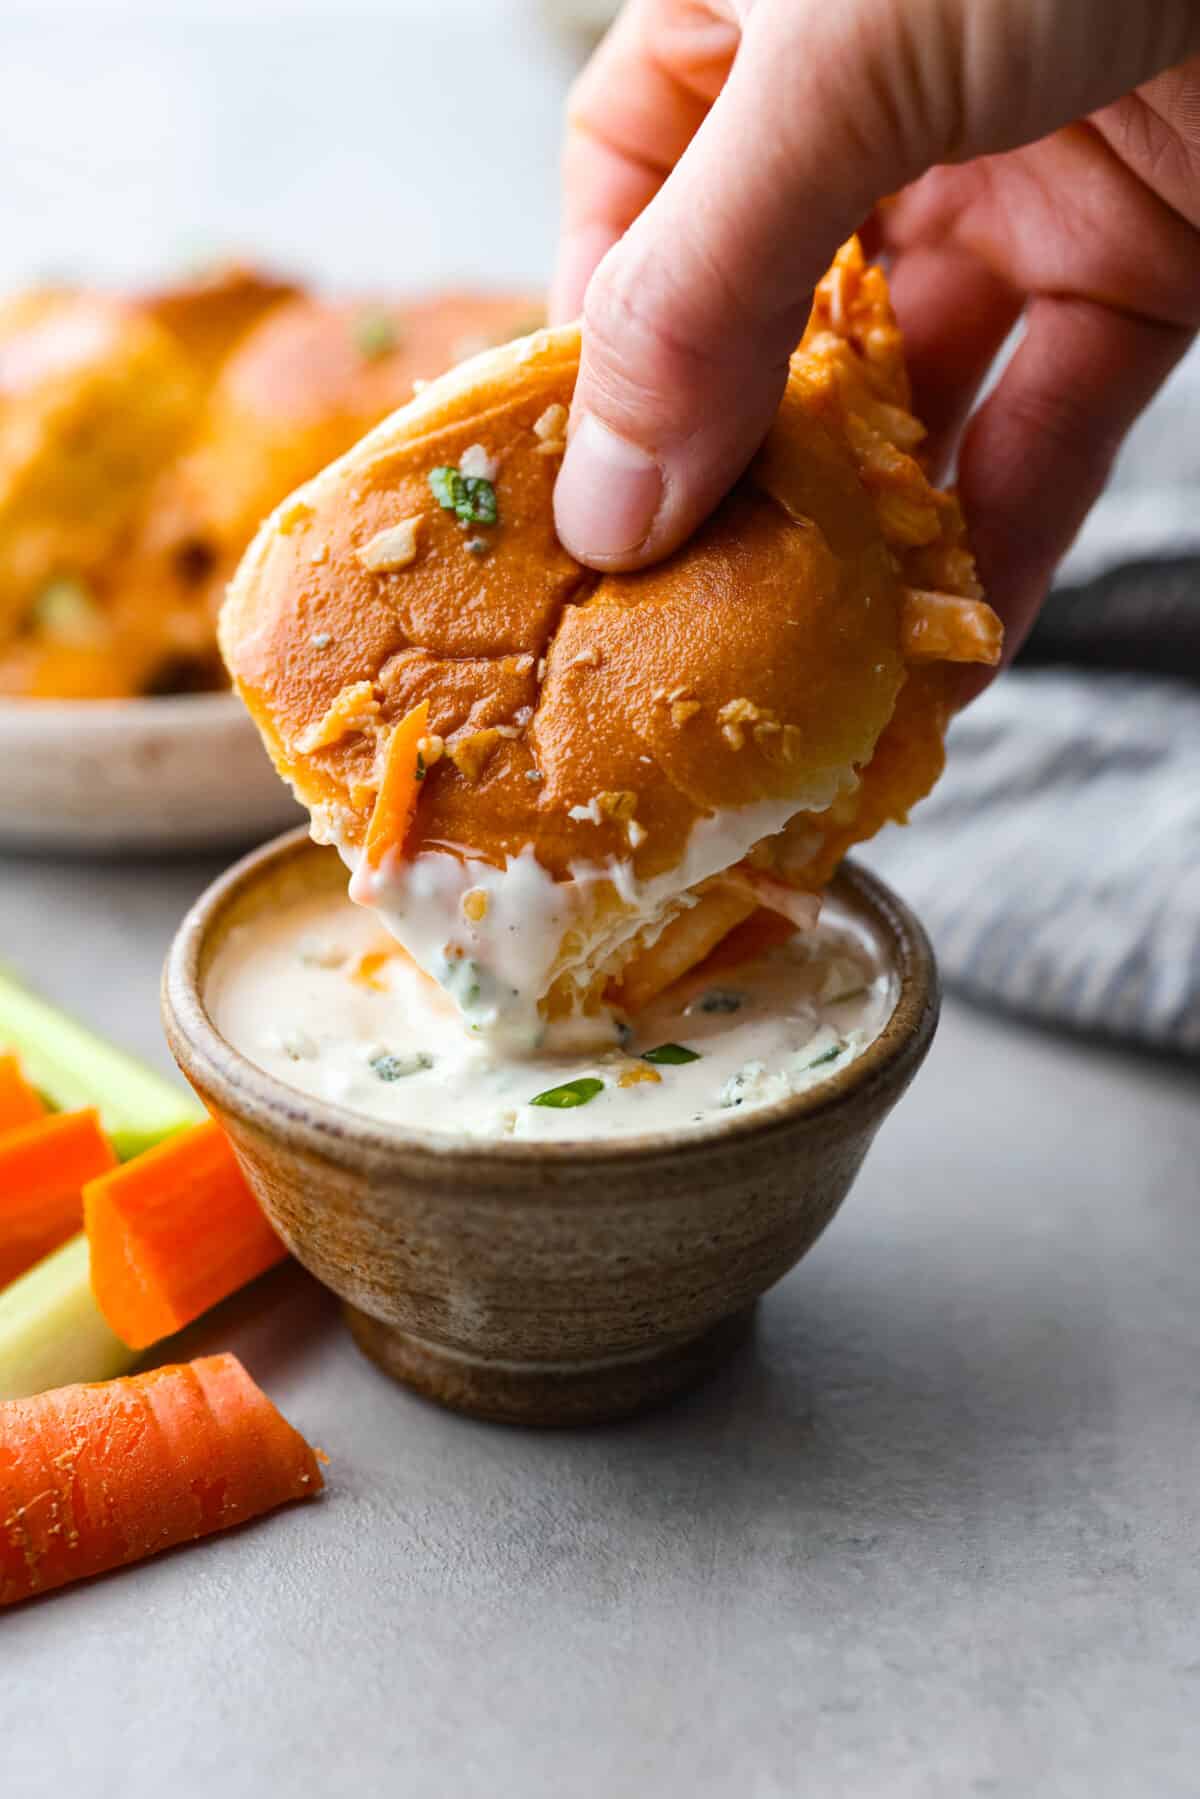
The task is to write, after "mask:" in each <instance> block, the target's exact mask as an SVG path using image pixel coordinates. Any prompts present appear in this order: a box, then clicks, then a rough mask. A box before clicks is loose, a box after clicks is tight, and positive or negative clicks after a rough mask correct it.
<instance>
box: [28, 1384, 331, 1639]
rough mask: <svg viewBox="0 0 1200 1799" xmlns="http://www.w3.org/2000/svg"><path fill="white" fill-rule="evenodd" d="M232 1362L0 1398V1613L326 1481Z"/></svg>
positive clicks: (239, 1521) (265, 1508)
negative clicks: (29, 1396)
mask: <svg viewBox="0 0 1200 1799" xmlns="http://www.w3.org/2000/svg"><path fill="white" fill-rule="evenodd" d="M324 1484H325V1483H324V1481H323V1480H322V1478H321V1470H320V1469H319V1467H318V1466H317V1458H316V1455H315V1454H314V1452H313V1450H312V1449H311V1448H310V1447H309V1445H308V1444H307V1443H306V1442H305V1440H304V1438H303V1437H302V1436H301V1435H300V1433H299V1431H296V1430H293V1428H292V1426H291V1425H290V1424H289V1423H288V1422H287V1420H286V1419H285V1418H283V1417H281V1416H280V1414H279V1413H278V1412H277V1411H276V1409H275V1407H274V1406H273V1405H272V1404H271V1401H270V1400H269V1399H268V1398H267V1396H266V1394H265V1393H263V1392H261V1391H260V1389H259V1388H258V1387H256V1386H255V1384H254V1382H253V1381H252V1380H251V1379H250V1376H249V1375H248V1374H247V1373H246V1370H245V1369H244V1368H243V1367H242V1365H241V1363H240V1362H239V1361H238V1359H237V1357H236V1356H232V1355H217V1356H205V1357H203V1358H202V1359H201V1360H200V1361H196V1362H184V1363H180V1364H178V1365H176V1366H174V1367H169V1368H154V1369H151V1371H150V1372H149V1373H148V1374H134V1375H127V1376H126V1377H125V1378H124V1379H122V1380H112V1381H104V1382H102V1383H100V1384H99V1385H96V1386H80V1387H58V1388H55V1389H54V1390H53V1391H52V1392H49V1393H39V1394H38V1395H37V1396H36V1397H35V1398H32V1399H9V1400H5V1401H4V1402H3V1403H0V1606H2V1605H13V1604H15V1603H16V1602H17V1600H20V1599H30V1598H32V1597H33V1595H34V1594H36V1593H46V1592H49V1591H50V1589H51V1588H53V1587H61V1586H64V1585H65V1584H66V1583H67V1582H68V1581H71V1580H83V1579H85V1578H86V1577H87V1576H88V1575H91V1574H104V1573H106V1572H107V1571H108V1570H109V1569H110V1568H120V1567H122V1566H124V1564H125V1563H126V1562H136V1561H140V1560H141V1559H142V1558H143V1557H144V1556H148V1555H155V1554H157V1552H158V1551H159V1550H160V1549H171V1548H173V1547H174V1545H175V1544H177V1543H187V1542H190V1541H192V1540H193V1539H194V1538H196V1537H205V1536H208V1535H210V1534H211V1533H212V1532H213V1531H217V1530H226V1529H228V1528H229V1527H230V1526H231V1525H234V1524H242V1523H244V1522H245V1520H246V1519H247V1518H256V1517H258V1516H259V1514H260V1513H262V1512H269V1511H271V1510H272V1509H273V1508H274V1507H275V1506H277V1505H283V1504H285V1503H286V1502H287V1501H288V1500H289V1499H305V1498H308V1497H309V1496H310V1495H311V1494H313V1493H319V1492H320V1491H321V1488H322V1487H323V1486H324Z"/></svg>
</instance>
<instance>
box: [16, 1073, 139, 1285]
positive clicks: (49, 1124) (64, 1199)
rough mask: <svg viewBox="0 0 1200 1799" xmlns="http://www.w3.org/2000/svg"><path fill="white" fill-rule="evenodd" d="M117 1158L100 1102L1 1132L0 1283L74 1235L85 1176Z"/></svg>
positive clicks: (109, 1165)
mask: <svg viewBox="0 0 1200 1799" xmlns="http://www.w3.org/2000/svg"><path fill="white" fill-rule="evenodd" d="M116 1160H117V1158H116V1156H115V1155H114V1154H113V1151H112V1145H111V1144H110V1143H109V1141H108V1138H107V1137H106V1136H105V1135H104V1132H103V1131H102V1130H101V1129H100V1115H99V1113H98V1112H97V1111H96V1109H95V1107H94V1106H89V1107H87V1108H86V1110H84V1111H82V1112H56V1113H55V1114H53V1115H52V1116H51V1117H49V1118H39V1119H38V1120H37V1122H36V1123H35V1124H26V1125H22V1126H21V1128H20V1130H16V1131H8V1132H6V1133H5V1135H4V1136H3V1137H0V1287H6V1286H7V1285H8V1283H9V1281H13V1280H16V1278H17V1276H18V1275H19V1274H24V1272H25V1270H26V1269H27V1268H32V1267H33V1264H34V1263H35V1262H40V1261H41V1259H42V1257H43V1256H48V1255H49V1254H50V1251H51V1250H52V1249H57V1248H58V1246H59V1244H60V1243H65V1242H66V1240H67V1238H68V1237H70V1236H73V1235H74V1233H75V1232H76V1231H77V1230H78V1229H79V1223H80V1219H81V1218H82V1216H83V1185H84V1182H85V1181H89V1180H91V1179H92V1177H93V1175H97V1174H103V1173H104V1172H105V1170H106V1169H109V1168H113V1167H115V1166H116Z"/></svg>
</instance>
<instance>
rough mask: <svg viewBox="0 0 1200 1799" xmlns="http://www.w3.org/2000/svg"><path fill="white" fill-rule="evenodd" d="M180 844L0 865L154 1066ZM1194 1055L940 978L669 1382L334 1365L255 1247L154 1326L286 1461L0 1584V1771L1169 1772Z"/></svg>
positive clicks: (333, 1327) (20, 938)
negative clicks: (38, 1573)
mask: <svg viewBox="0 0 1200 1799" xmlns="http://www.w3.org/2000/svg"><path fill="white" fill-rule="evenodd" d="M212 872H214V865H212V864H205V863H197V862H189V863H181V864H175V865H170V864H158V865H156V864H153V863H147V864H144V865H141V866H127V867H125V868H123V869H119V868H116V867H112V866H104V865H97V864H89V863H85V862H58V861H51V860H46V861H33V860H30V861H21V860H17V859H13V858H8V859H5V860H0V945H2V947H3V954H4V956H5V957H6V958H7V959H8V960H9V961H10V962H12V963H14V964H15V965H16V966H18V967H19V968H23V969H24V970H25V971H26V972H27V974H28V976H29V978H30V979H31V980H36V981H37V982H38V984H39V985H40V986H41V987H42V989H43V990H44V991H46V992H47V993H49V994H51V995H52V996H53V997H55V998H57V999H60V1000H62V1001H65V1002H67V1003H69V1004H70V1005H71V1006H72V1007H73V1008H74V1009H75V1010H76V1011H77V1012H78V1013H79V1014H81V1015H82V1016H84V1017H86V1018H87V1019H88V1020H90V1021H91V1022H92V1023H94V1024H96V1025H98V1026H100V1027H101V1028H102V1029H103V1030H105V1031H107V1032H108V1033H109V1034H110V1035H111V1036H112V1037H114V1038H116V1039H118V1040H120V1041H121V1042H122V1043H124V1044H126V1045H127V1046H128V1047H129V1048H130V1049H133V1050H136V1051H139V1052H141V1053H142V1054H143V1055H145V1056H148V1057H149V1058H150V1059H152V1060H154V1061H156V1062H158V1063H160V1064H162V1065H165V1063H166V1052H165V1050H164V1048H163V1046H162V1042H161V1039H160V1036H159V1033H158V1028H157V1022H156V995H155V987H156V977H157V970H158V966H159V962H160V959H161V957H162V953H163V950H164V948H165V946H166V943H167V941H168V938H169V935H170V933H171V930H172V927H173V924H174V923H175V921H176V919H177V918H178V916H179V914H180V912H181V910H182V909H183V907H184V905H185V904H186V903H187V902H188V900H189V899H191V897H192V896H193V895H194V894H195V893H196V892H197V891H198V890H199V889H200V887H201V886H202V885H203V883H204V882H205V880H206V879H207V878H208V877H209V875H210V874H211V873H212ZM1197 1098H1198V1091H1197V1080H1196V1077H1195V1074H1194V1073H1189V1072H1187V1071H1185V1070H1182V1069H1179V1068H1176V1067H1172V1066H1167V1065H1156V1064H1153V1063H1150V1062H1147V1061H1144V1060H1135V1059H1132V1058H1128V1057H1125V1056H1123V1055H1121V1054H1119V1053H1115V1052H1113V1051H1110V1050H1100V1049H1095V1048H1091V1047H1084V1046H1081V1045H1079V1044H1077V1043H1071V1042H1065V1041H1059V1040H1056V1039H1054V1038H1051V1037H1048V1036H1043V1035H1037V1034H1034V1033H1031V1032H1029V1031H1026V1030H1024V1029H1021V1028H1019V1027H1017V1026H1014V1025H1012V1024H1009V1023H1005V1022H1000V1021H997V1020H996V1019H994V1018H989V1017H986V1016H983V1015H980V1014H978V1013H974V1012H972V1011H969V1010H966V1009H964V1008H962V1007H959V1006H957V1005H953V1004H952V1005H950V1006H949V1007H948V1008H947V1012H946V1015H945V1018H944V1022H943V1025H942V1029H941V1033H940V1035H939V1038H938V1041H937V1043H936V1045H935V1048H934V1050H933V1053H932V1055H931V1057H930V1060H929V1062H928V1064H927V1066H926V1068H925V1070H924V1072H923V1073H922V1075H921V1077H920V1079H919V1080H918V1082H917V1085H916V1087H915V1088H914V1090H913V1092H912V1093H911V1094H910V1096H909V1097H908V1098H907V1100H906V1101H905V1102H904V1103H903V1104H902V1105H901V1107H900V1108H899V1111H898V1112H897V1114H896V1115H895V1116H894V1118H893V1119H892V1121H891V1122H890V1124H889V1125H888V1127H887V1128H886V1129H885V1131H884V1132H883V1134H882V1136H881V1138H880V1140H879V1142H878V1144H877V1145H876V1147H875V1150H874V1151H873V1153H872V1155H871V1157H870V1159H869V1161H868V1164H867V1167H866V1170H865V1172H864V1173H863V1175H862V1178H861V1179H860V1181H859V1184H858V1187H857V1189H856V1190H855V1192H854V1194H853V1195H852V1196H851V1199H850V1200H849V1202H848V1203H847V1206H846V1208H845V1210H844V1212H843V1213H842V1215H841V1217H840V1218H839V1219H838V1220H837V1221H836V1222H835V1224H834V1225H833V1227H832V1228H831V1230H830V1231H829V1232H828V1234H827V1236H826V1237H825V1238H824V1239H823V1241H822V1242H821V1243H820V1244H819V1245H818V1246H817V1248H816V1250H815V1251H814V1252H813V1253H812V1255H811V1256H810V1258H809V1259H808V1260H807V1261H806V1262H805V1263H804V1265H803V1266H802V1267H801V1268H800V1269H798V1270H797V1271H796V1272H795V1273H794V1274H793V1275H791V1276H790V1277H789V1278H788V1279H787V1280H785V1281H784V1282H783V1283H782V1284H781V1286H780V1287H778V1288H777V1289H776V1290H775V1292H773V1293H772V1294H771V1295H770V1296H769V1297H768V1298H767V1300H766V1301H765V1303H764V1305H763V1307H762V1314H761V1324H760V1327H759V1330H758V1333H757V1338H756V1340H755V1341H754V1342H753V1344H752V1345H751V1346H750V1347H749V1348H748V1349H747V1350H746V1351H745V1352H743V1353H742V1354H741V1355H740V1356H739V1358H738V1359H737V1360H736V1361H735V1362H734V1363H733V1364H731V1365H730V1366H729V1367H728V1368H727V1369H726V1370H725V1371H724V1372H723V1373H721V1374H720V1375H719V1376H718V1377H717V1378H715V1379H714V1380H713V1381H712V1382H711V1383H710V1384H709V1385H708V1386H707V1387H706V1388H704V1389H702V1390H701V1391H699V1392H697V1393H695V1394H694V1395H693V1396H692V1397H691V1398H689V1399H688V1400H686V1401H684V1402H683V1403H681V1404H679V1405H677V1406H676V1407H675V1408H674V1409H673V1410H670V1411H667V1412H664V1413H661V1414H659V1415H657V1416H654V1417H650V1418H646V1419H643V1420H641V1421H640V1422H637V1423H634V1424H630V1425H626V1426H623V1427H621V1428H609V1429H604V1430H592V1431H585V1432H581V1433H578V1434H568V1435H561V1434H560V1435H554V1434H551V1435H536V1434H531V1433H526V1432H522V1431H516V1430H510V1429H503V1428H492V1427H488V1426H485V1425H480V1424H475V1423H471V1422H468V1421H466V1420H463V1419H460V1418H456V1417H452V1416H450V1415H448V1414H445V1413H442V1412H440V1411H438V1410H436V1409H435V1408H434V1407H432V1406H430V1405H428V1404H426V1403H424V1402H422V1401H420V1400H418V1399H416V1398H414V1397H411V1396H410V1395H408V1394H407V1393H405V1392H404V1391H403V1390H401V1389H400V1388H398V1387H395V1386H392V1385H391V1384H390V1383H389V1382H388V1381H387V1380H386V1379H385V1378H384V1377H383V1376H382V1375H380V1374H378V1373H377V1372H376V1371H375V1370H374V1369H373V1368H372V1367H371V1366H370V1365H369V1364H368V1363H366V1362H365V1361H363V1360H362V1359H361V1358H360V1357H359V1356H358V1354H357V1353H356V1351H355V1350H354V1349H353V1347H352V1346H351V1344H350V1342H349V1340H348V1338H347V1337H346V1335H345V1334H344V1332H343V1331H342V1329H341V1327H340V1325H339V1322H338V1319H337V1315H336V1312H335V1311H334V1309H333V1307H332V1306H331V1304H330V1303H328V1302H327V1301H326V1300H325V1298H324V1297H323V1295H322V1294H321V1292H320V1291H319V1289H318V1288H317V1287H316V1286H315V1285H314V1284H312V1283H311V1282H309V1281H308V1280H307V1278H306V1277H305V1276H303V1275H302V1274H301V1273H300V1272H299V1271H298V1270H296V1269H293V1268H286V1269H283V1270H280V1271H278V1272H277V1273H276V1274H274V1275H272V1276H270V1277H268V1278H267V1280H266V1281H265V1282H262V1283H260V1284H259V1285H258V1286H257V1287H256V1288H254V1289H251V1290H250V1291H249V1292H248V1293H246V1294H243V1295H242V1296H240V1297H239V1298H237V1299H235V1300H233V1301H231V1302H229V1303H228V1304H227V1305H226V1306H225V1307H223V1308H221V1309H220V1310H219V1311H218V1312H217V1313H215V1314H213V1315H212V1316H211V1317H210V1318H209V1319H208V1320H206V1321H205V1322H204V1323H203V1325H202V1326H200V1327H197V1328H193V1329H192V1330H191V1331H189V1332H188V1333H186V1334H185V1337H184V1339H183V1340H182V1343H181V1348H182V1350H183V1351H184V1352H186V1353H189V1354H194V1353H205V1352H208V1351H212V1350H216V1349H232V1350H235V1351H236V1352H237V1353H238V1354H239V1355H241V1356H242V1358H243V1359H244V1361H245V1362H246V1364H247V1366H248V1367H249V1368H250V1370H251V1372H252V1373H253V1374H254V1375H255V1376H256V1377H257V1378H258V1379H259V1380H260V1381H262V1383H263V1384H264V1385H265V1386H266V1387H267V1388H268V1390H269V1391H270V1392H271V1394H272V1395H273V1397H274V1398H275V1399H276V1400H277V1401H278V1403H279V1404H280V1405H281V1406H282V1408H283V1409H284V1410H285V1411H286V1412H287V1413H288V1415H289V1416H290V1417H292V1418H293V1419H294V1420H295V1422H296V1423H297V1424H298V1425H299V1426H300V1427H301V1428H302V1429H303V1430H304V1431H306V1432H307V1433H308V1434H309V1435H310V1436H311V1437H312V1438H313V1439H314V1440H315V1441H317V1442H318V1443H320V1444H322V1445H323V1446H324V1448H325V1449H326V1450H327V1451H328V1453H329V1455H330V1457H331V1467H330V1470H329V1487H328V1491H327V1494H326V1496H325V1497H324V1498H323V1499H322V1500H320V1501H319V1502H318V1503H316V1504H314V1505H310V1506H307V1507H300V1508H296V1509H294V1510H292V1511H289V1512H286V1513H282V1514H278V1515H276V1516H275V1517H272V1518H269V1519H266V1520H263V1521H261V1522H259V1523H257V1524H255V1525H252V1526H249V1527H248V1528H246V1529H244V1530H242V1531H241V1532H238V1533H236V1534H232V1535H228V1536H225V1537H222V1538H216V1539H212V1540H210V1541H209V1542H207V1543H204V1544H200V1545H197V1546H196V1547H194V1548H190V1549H187V1550H182V1551H177V1552H175V1553H173V1554H171V1555H168V1556H165V1557H163V1558H162V1559H160V1560H159V1561H157V1562H150V1563H146V1564H144V1565H142V1566H141V1567H138V1568H135V1569H131V1570H128V1571H126V1572H123V1573H121V1574H118V1575H114V1576H111V1577H109V1578H107V1579H104V1580H100V1581H96V1582H93V1583H92V1584H90V1585H87V1586H84V1587H80V1588H76V1589H71V1590H67V1591H64V1592H62V1593H60V1594H57V1595H54V1596H51V1597H49V1598H48V1599H46V1600H44V1601H40V1602H36V1603H34V1604H32V1605H28V1606H25V1607H23V1608H20V1609H19V1610H17V1611H15V1612H10V1613H8V1614H7V1615H6V1616H5V1618H4V1621H3V1623H2V1624H0V1769H2V1775H0V1786H2V1787H3V1791H4V1792H5V1793H9V1792H11V1793H12V1794H13V1795H14V1799H15V1796H16V1795H18V1794H19V1795H21V1796H22V1799H26V1796H27V1799H40V1796H41V1795H46V1796H47V1799H48V1796H49V1795H54V1796H55V1799H59V1795H61V1794H62V1793H63V1792H70V1793H72V1794H78V1795H80V1796H81V1799H117V1796H118V1795H120V1799H151V1795H158V1794H161V1793H164V1792H170V1793H172V1794H173V1795H174V1796H175V1799H208V1796H209V1795H214V1794H218V1793H219V1794H220V1795H222V1799H274V1796H275V1795H289V1796H290V1795H292V1794H295V1793H301V1794H309V1793H312V1794H321V1795H330V1796H331V1799H332V1796H335V1795H342V1794H345V1795H347V1796H350V1795H354V1796H355V1799H362V1796H363V1795H374V1794H384V1793H387V1794H393V1793H400V1794H404V1795H406V1796H407V1795H412V1796H414V1799H443V1796H444V1799H496V1796H502V1799H507V1796H509V1795H511V1796H512V1799H542V1796H543V1795H545V1796H546V1799H550V1796H551V1795H553V1796H554V1799H574V1796H579V1799H614V1796H616V1799H620V1796H624V1795H631V1796H635V1799H641V1796H642V1795H646V1796H657V1795H666V1794H675V1793H689V1794H694V1795H697V1796H698V1799H709V1796H713V1799H717V1796H720V1799H776V1796H779V1799H784V1796H787V1799H791V1796H792V1795H796V1794H799V1793H813V1794H819V1795H821V1796H822V1799H826V1796H828V1799H841V1796H842V1795H846V1796H847V1799H873V1796H874V1795H879V1796H880V1799H883V1796H884V1795H886V1799H907V1796H908V1795H912V1796H914V1799H917V1796H920V1799H942V1796H943V1795H944V1796H945V1799H961V1796H962V1795H964V1794H972V1793H976V1794H1000V1795H1010V1794H1011V1795H1014V1796H1016V1795H1020V1796H1021V1799H1028V1795H1031V1794H1032V1795H1043V1794H1047V1795H1050V1794H1052V1795H1056V1796H1057V1795H1063V1796H1064V1799H1065V1796H1071V1799H1075V1796H1076V1795H1077V1796H1078V1799H1084V1796H1085V1795H1086V1799H1096V1796H1097V1795H1103V1796H1105V1799H1107V1796H1109V1795H1111V1796H1114V1799H1115V1796H1117V1795H1130V1796H1131V1799H1133V1796H1137V1799H1142V1796H1153V1799H1169V1796H1173V1795H1185V1794H1186V1795H1194V1794H1195V1793H1196V1791H1197V1782H1198V1777H1197V1771H1196V1770H1197V1765H1198V1761H1200V1703H1198V1700H1200V1624H1198V1622H1197V1618H1198V1610H1197V1607H1198V1602H1200V1568H1198V1565H1197V1553H1196V1551H1197V1529H1196V1526H1197V1494H1198V1492H1200V1432H1198V1429H1197V1426H1198V1424H1200V1404H1198V1388H1200V1256H1198V1255H1197V1250H1198V1248H1200V1194H1198V1191H1197V1188H1198V1169H1200V1105H1198V1104H1197Z"/></svg>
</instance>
